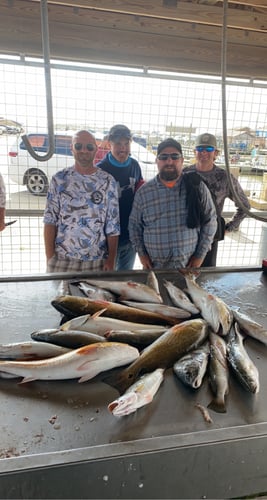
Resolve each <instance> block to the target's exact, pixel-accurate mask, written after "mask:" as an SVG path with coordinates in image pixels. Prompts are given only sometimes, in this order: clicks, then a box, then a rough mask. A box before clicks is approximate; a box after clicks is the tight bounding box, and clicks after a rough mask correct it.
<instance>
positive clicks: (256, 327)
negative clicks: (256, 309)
mask: <svg viewBox="0 0 267 500" xmlns="http://www.w3.org/2000/svg"><path fill="white" fill-rule="evenodd" d="M233 315H234V318H235V320H236V321H237V323H238V324H239V326H240V328H241V330H242V331H243V332H244V333H245V334H246V335H249V337H253V338H254V339H256V340H258V341H259V342H262V343H263V344H265V345H267V329H266V328H264V326H262V325H261V324H260V323H257V322H256V321H254V320H253V319H252V318H250V317H249V316H248V315H247V314H245V313H241V312H240V311H236V310H233Z"/></svg>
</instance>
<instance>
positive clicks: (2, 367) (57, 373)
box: [0, 342, 139, 384]
mask: <svg viewBox="0 0 267 500" xmlns="http://www.w3.org/2000/svg"><path fill="white" fill-rule="evenodd" d="M138 356H139V351H138V349H136V348H135V347H132V346H129V345H127V344H121V343H116V342H103V343H101V342H99V343H96V344H91V345H87V346H84V347H80V348H79V349H74V350H72V351H70V352H67V353H66V354H61V355H60V356H56V357H54V358H49V359H43V360H41V361H0V372H4V373H7V374H11V375H16V376H17V377H22V381H21V382H20V383H21V384H24V383H26V382H31V381H33V380H66V379H75V378H78V379H79V380H78V382H80V383H82V382H86V381H87V380H90V379H92V378H93V377H95V376H96V375H98V374H99V373H101V372H102V371H105V370H109V369H111V368H115V367H117V366H123V365H127V364H129V363H131V362H132V361H133V360H135V359H136V358H137V357H138Z"/></svg>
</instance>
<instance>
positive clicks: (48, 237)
mask: <svg viewBox="0 0 267 500" xmlns="http://www.w3.org/2000/svg"><path fill="white" fill-rule="evenodd" d="M56 234H57V227H56V226H55V225H54V224H45V225H44V244H45V255H46V259H47V260H49V259H51V257H53V255H54V254H55V239H56Z"/></svg>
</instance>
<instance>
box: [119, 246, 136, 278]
mask: <svg viewBox="0 0 267 500" xmlns="http://www.w3.org/2000/svg"><path fill="white" fill-rule="evenodd" d="M135 257H136V252H135V250H134V248H133V246H132V244H131V243H130V241H127V243H119V245H118V251H117V260H116V271H127V270H131V269H133V267H134V261H135Z"/></svg>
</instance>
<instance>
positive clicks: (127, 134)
mask: <svg viewBox="0 0 267 500" xmlns="http://www.w3.org/2000/svg"><path fill="white" fill-rule="evenodd" d="M121 137H124V138H125V139H132V134H131V131H130V129H129V128H128V127H126V125H120V124H119V125H113V127H111V129H110V131H109V133H108V140H109V141H112V142H116V141H117V140H118V139H120V138H121Z"/></svg>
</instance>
